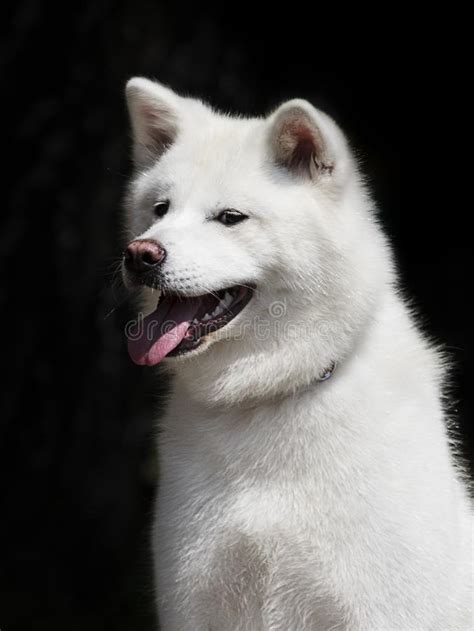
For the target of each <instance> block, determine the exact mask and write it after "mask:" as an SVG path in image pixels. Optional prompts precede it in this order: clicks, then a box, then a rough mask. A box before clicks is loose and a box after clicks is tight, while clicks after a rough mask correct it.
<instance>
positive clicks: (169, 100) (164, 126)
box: [126, 77, 181, 168]
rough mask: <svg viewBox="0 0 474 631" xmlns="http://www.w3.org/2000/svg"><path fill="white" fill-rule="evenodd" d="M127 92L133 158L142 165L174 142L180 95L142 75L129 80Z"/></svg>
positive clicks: (148, 163) (138, 164) (155, 158)
mask: <svg viewBox="0 0 474 631" xmlns="http://www.w3.org/2000/svg"><path fill="white" fill-rule="evenodd" d="M126 95H127V105H128V111H129V114H130V121H131V125H132V132H133V159H134V162H135V165H136V166H137V167H139V168H145V167H147V166H149V165H150V164H152V163H153V162H154V161H156V160H157V159H158V158H159V157H160V155H161V154H162V153H163V152H164V151H165V150H166V149H167V147H169V146H170V145H171V144H172V143H173V142H174V140H175V138H176V135H177V133H178V117H179V114H178V111H179V101H180V100H181V97H179V96H178V95H177V94H175V93H174V92H173V91H172V90H170V89H169V88H166V87H164V86H162V85H161V84H159V83H156V82H154V81H150V80H149V79H144V78H142V77H134V78H133V79H130V81H128V83H127V87H126Z"/></svg>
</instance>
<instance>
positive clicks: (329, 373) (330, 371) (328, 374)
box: [317, 362, 336, 381]
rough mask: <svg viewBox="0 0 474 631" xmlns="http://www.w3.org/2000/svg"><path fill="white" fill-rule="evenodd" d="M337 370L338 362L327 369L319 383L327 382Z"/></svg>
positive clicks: (321, 375)
mask: <svg viewBox="0 0 474 631" xmlns="http://www.w3.org/2000/svg"><path fill="white" fill-rule="evenodd" d="M335 370H336V362H332V363H331V364H330V366H328V367H327V368H326V370H324V371H323V372H322V373H321V374H320V375H319V377H318V379H317V380H318V381H327V380H328V379H330V378H331V377H332V375H333V372H334V371H335Z"/></svg>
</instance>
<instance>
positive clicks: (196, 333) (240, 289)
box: [128, 285, 253, 366]
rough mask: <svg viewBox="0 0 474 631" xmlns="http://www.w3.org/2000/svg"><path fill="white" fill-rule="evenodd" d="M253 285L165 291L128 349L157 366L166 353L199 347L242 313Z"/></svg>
mask: <svg viewBox="0 0 474 631" xmlns="http://www.w3.org/2000/svg"><path fill="white" fill-rule="evenodd" d="M252 294H253V288H252V287H249V286H243V285H235V286H234V287H229V288H227V289H222V290H220V291H216V292H215V293H212V294H204V295H203V296H183V295H179V294H172V293H164V294H162V295H161V297H160V300H159V302H158V305H157V307H156V309H155V311H153V313H151V314H150V315H148V316H147V317H146V318H144V319H143V320H142V321H140V322H139V326H138V327H137V331H136V332H134V334H133V335H131V334H130V333H129V334H128V352H129V354H130V357H131V358H132V360H133V361H134V362H135V363H136V364H139V365H142V366H143V365H147V366H154V365H155V364H158V363H159V362H160V361H161V360H162V359H163V358H164V357H167V356H168V357H172V356H177V355H184V354H185V353H189V352H191V351H193V350H195V349H196V348H197V347H198V346H199V345H200V344H201V343H202V342H203V340H204V338H205V337H206V336H208V335H210V334H212V333H214V332H215V331H217V330H219V329H221V328H222V327H224V326H225V325H226V324H228V323H229V322H230V321H231V320H233V319H234V318H235V316H236V315H237V314H239V313H240V312H241V311H242V309H243V308H244V307H245V306H246V305H247V304H248V302H249V300H250V299H251V298H252Z"/></svg>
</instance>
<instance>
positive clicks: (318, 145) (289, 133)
mask: <svg viewBox="0 0 474 631" xmlns="http://www.w3.org/2000/svg"><path fill="white" fill-rule="evenodd" d="M282 118H283V120H281V121H280V124H279V126H277V129H278V131H277V134H276V138H275V145H274V147H275V153H276V159H277V161H278V162H280V164H282V165H283V166H285V167H286V168H287V169H290V170H291V171H294V172H299V173H304V174H305V175H308V176H310V177H313V176H314V175H316V174H317V173H318V172H330V171H331V170H332V166H331V165H330V164H329V163H328V161H327V156H326V148H325V143H324V140H323V138H322V136H321V132H320V130H319V128H318V127H317V125H316V123H315V122H313V121H312V120H311V119H310V118H309V116H308V115H307V114H306V113H305V112H302V111H301V110H298V111H292V112H285V113H283V115H282ZM277 125H278V124H277Z"/></svg>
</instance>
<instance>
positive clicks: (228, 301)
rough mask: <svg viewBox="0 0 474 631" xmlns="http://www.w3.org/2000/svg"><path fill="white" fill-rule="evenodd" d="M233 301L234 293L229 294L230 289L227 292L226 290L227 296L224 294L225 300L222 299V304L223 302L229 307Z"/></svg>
mask: <svg viewBox="0 0 474 631" xmlns="http://www.w3.org/2000/svg"><path fill="white" fill-rule="evenodd" d="M231 302H232V295H231V294H229V292H228V291H226V292H225V296H224V300H222V301H221V304H222V305H223V306H224V307H226V308H227V307H228V306H229V305H230V303H231Z"/></svg>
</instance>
